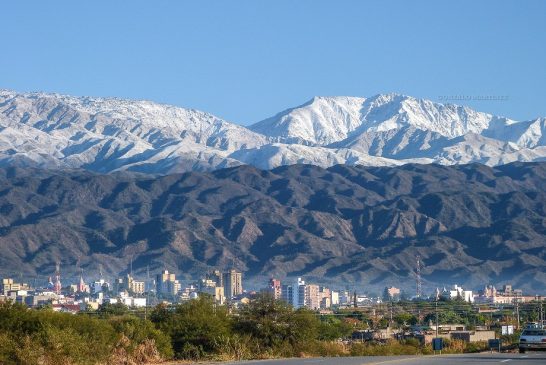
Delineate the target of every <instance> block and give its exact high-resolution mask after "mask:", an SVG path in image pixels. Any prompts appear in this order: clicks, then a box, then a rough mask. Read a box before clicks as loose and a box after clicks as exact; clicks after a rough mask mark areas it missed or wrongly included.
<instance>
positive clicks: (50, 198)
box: [0, 162, 546, 291]
mask: <svg viewBox="0 0 546 365" xmlns="http://www.w3.org/2000/svg"><path fill="white" fill-rule="evenodd" d="M545 182H546V163H545V162H537V163H519V162H518V163H511V164H506V165H501V166H497V167H488V166H485V165H480V164H469V165H454V166H443V165H436V164H432V165H419V164H406V165H402V166H397V167H372V166H370V167H363V166H348V165H335V166H332V167H330V168H328V169H324V168H321V167H318V166H313V165H291V166H280V167H277V168H275V169H273V170H260V169H257V168H255V167H252V166H249V165H242V166H236V167H232V168H226V169H219V170H215V171H211V172H197V171H193V172H185V173H178V174H170V175H161V176H149V175H147V174H135V173H133V172H127V171H121V172H116V173H112V174H98V173H94V172H89V171H82V170H71V171H67V170H65V171H61V170H43V169H35V168H21V167H7V168H0V213H1V214H0V247H2V250H3V251H2V255H0V274H2V275H14V274H16V273H20V274H21V275H23V276H25V277H29V278H32V277H38V278H44V277H47V276H48V275H51V273H53V272H54V270H55V263H56V262H61V265H62V266H61V267H62V271H63V276H64V277H77V275H78V274H79V272H80V271H79V270H80V268H83V269H84V271H85V273H86V275H88V276H91V275H96V274H98V270H99V267H100V266H102V268H103V271H104V273H105V274H107V275H108V276H110V277H115V276H117V275H120V274H123V273H124V272H126V271H127V270H128V268H129V265H130V261H131V258H132V263H133V270H134V272H135V274H136V275H137V276H140V277H142V276H143V275H145V273H146V269H147V267H148V266H149V268H150V270H151V271H152V272H157V271H159V270H161V269H163V268H165V267H167V268H168V269H169V270H172V271H174V272H177V273H178V274H179V276H180V277H181V278H182V279H186V280H187V279H191V278H196V277H198V276H199V275H202V274H203V273H205V272H206V271H208V270H210V269H213V268H218V269H227V268H230V267H236V268H237V269H239V270H242V271H243V272H244V274H245V280H246V281H249V282H252V283H255V284H256V285H263V284H264V283H265V282H266V280H267V278H268V277H269V276H276V277H279V278H281V279H283V280H284V279H286V278H293V277H295V276H304V277H306V278H308V279H309V280H313V281H316V282H320V283H324V284H332V285H336V287H339V286H342V285H344V284H342V283H348V285H349V284H350V285H352V286H359V287H362V288H367V289H376V290H379V289H382V287H384V286H385V285H396V286H399V285H400V286H402V287H404V288H406V289H410V288H413V287H414V279H413V278H412V275H413V270H414V262H415V255H417V254H419V255H420V256H421V257H422V260H423V265H424V266H423V270H422V275H423V280H424V283H425V287H426V288H428V289H432V288H433V287H435V286H438V285H440V286H443V285H451V284H460V285H464V286H466V287H472V288H475V287H479V286H482V285H485V284H489V283H494V284H501V283H512V284H513V285H515V286H517V287H521V288H523V289H525V290H528V291H542V290H544V288H545V286H544V282H545V281H546V256H545V255H546V247H545V242H546V240H545V237H546V208H545V207H546V190H545V189H546V184H545Z"/></svg>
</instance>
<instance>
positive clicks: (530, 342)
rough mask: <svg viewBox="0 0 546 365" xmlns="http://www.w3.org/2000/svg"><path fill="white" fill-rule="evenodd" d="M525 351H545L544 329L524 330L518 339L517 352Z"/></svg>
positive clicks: (545, 334)
mask: <svg viewBox="0 0 546 365" xmlns="http://www.w3.org/2000/svg"><path fill="white" fill-rule="evenodd" d="M527 350H546V329H542V328H526V329H524V330H523V332H522V333H521V336H520V338H519V352H520V353H525V351H527Z"/></svg>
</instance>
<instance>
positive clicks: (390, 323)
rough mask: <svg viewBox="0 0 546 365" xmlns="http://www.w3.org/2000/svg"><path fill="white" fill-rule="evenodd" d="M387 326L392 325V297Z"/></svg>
mask: <svg viewBox="0 0 546 365" xmlns="http://www.w3.org/2000/svg"><path fill="white" fill-rule="evenodd" d="M389 327H392V299H391V308H390V321H389Z"/></svg>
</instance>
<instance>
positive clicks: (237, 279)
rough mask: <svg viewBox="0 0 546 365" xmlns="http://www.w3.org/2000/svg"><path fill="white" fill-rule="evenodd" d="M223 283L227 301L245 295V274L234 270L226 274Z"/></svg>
mask: <svg viewBox="0 0 546 365" xmlns="http://www.w3.org/2000/svg"><path fill="white" fill-rule="evenodd" d="M222 281H223V284H224V294H225V296H226V299H227V300H230V299H231V298H233V297H235V296H237V295H239V294H242V293H243V274H242V273H240V272H238V271H237V270H234V269H232V270H229V271H228V272H225V273H224V275H223V277H222Z"/></svg>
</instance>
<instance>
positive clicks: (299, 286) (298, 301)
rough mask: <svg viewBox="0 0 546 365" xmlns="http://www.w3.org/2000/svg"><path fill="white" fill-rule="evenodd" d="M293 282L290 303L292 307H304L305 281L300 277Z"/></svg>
mask: <svg viewBox="0 0 546 365" xmlns="http://www.w3.org/2000/svg"><path fill="white" fill-rule="evenodd" d="M294 284H295V285H294V288H293V290H294V293H293V294H292V305H293V306H294V308H301V307H305V281H304V280H303V279H302V278H298V279H297V280H296V282H295V283H294Z"/></svg>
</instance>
